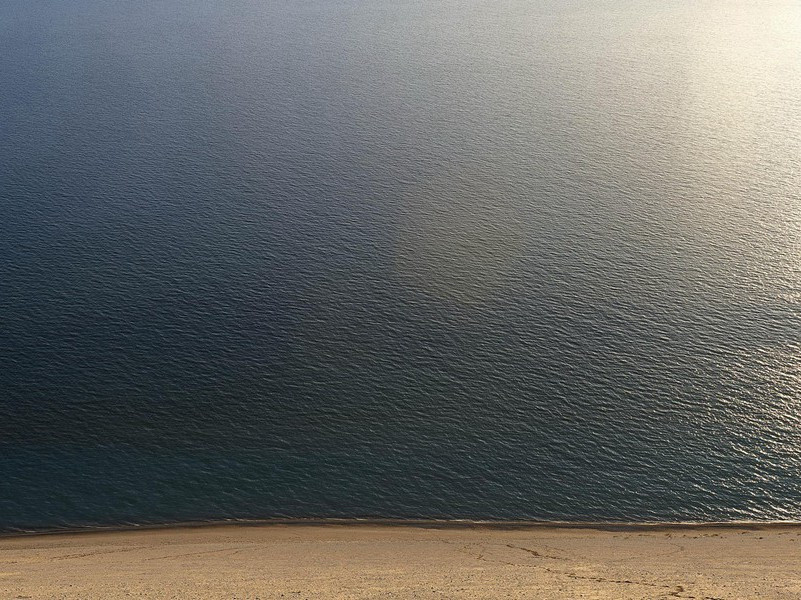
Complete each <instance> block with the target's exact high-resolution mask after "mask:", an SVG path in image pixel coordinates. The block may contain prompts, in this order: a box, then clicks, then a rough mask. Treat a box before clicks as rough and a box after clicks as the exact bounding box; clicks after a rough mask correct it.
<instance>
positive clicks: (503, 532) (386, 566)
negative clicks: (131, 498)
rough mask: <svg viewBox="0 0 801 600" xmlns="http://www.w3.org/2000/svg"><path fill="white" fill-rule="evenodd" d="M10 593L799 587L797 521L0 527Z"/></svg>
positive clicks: (654, 594)
mask: <svg viewBox="0 0 801 600" xmlns="http://www.w3.org/2000/svg"><path fill="white" fill-rule="evenodd" d="M0 598H3V599H5V598H11V599H22V598H27V599H47V600H53V599H59V598H99V599H109V600H113V599H118V598H165V599H166V598H170V599H218V598H219V599H223V598H225V599H253V600H255V599H262V600H264V599H272V598H286V599H299V600H300V599H311V598H348V599H352V598H365V599H366V598H396V599H397V598H416V599H430V598H437V599H442V598H470V599H473V598H487V599H490V598H491V599H493V600H494V599H501V598H536V599H538V600H539V599H549V598H560V599H562V598H564V599H575V598H595V599H610V600H611V599H615V600H619V599H634V598H637V599H642V598H697V599H702V598H703V599H708V600H709V599H713V598H719V599H723V598H725V599H732V600H734V599H737V600H742V599H744V598H787V599H790V598H792V599H797V598H801V527H800V526H780V525H775V526H762V527H757V526H749V527H745V526H737V527H731V526H722V527H699V526H681V527H677V526H671V527H620V528H579V527H567V528H565V527H551V526H528V527H488V526H478V525H472V526H457V527H455V526H440V525H425V526H421V525H417V526H409V525H405V526H397V525H389V524H337V525H331V524H319V523H317V524H302V525H299V524H289V525H287V524H269V525H264V524H258V525H257V524H250V525H218V526H202V527H171V528H160V529H142V530H133V531H109V532H90V533H86V532H82V533H60V534H50V535H33V536H15V537H4V538H0Z"/></svg>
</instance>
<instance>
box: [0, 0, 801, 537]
mask: <svg viewBox="0 0 801 600" xmlns="http://www.w3.org/2000/svg"><path fill="white" fill-rule="evenodd" d="M270 518H282V519H287V518H288V519H292V518H307V519H319V518H382V519H464V520H534V521H579V522H584V521H593V522H598V521H600V522H612V523H621V522H666V521H693V522H708V521H793V520H801V3H799V2H798V1H797V0H760V1H759V2H754V1H751V0H670V1H666V0H226V1H225V2H221V1H214V0H137V1H136V2H131V1H124V0H37V1H35V2H32V1H30V0H3V1H2V2H0V529H2V530H5V531H13V530H36V529H54V528H55V529H57V528H75V527H98V526H121V525H143V524H158V523H176V522H186V521H220V520H239V519H241V520H247V519H270Z"/></svg>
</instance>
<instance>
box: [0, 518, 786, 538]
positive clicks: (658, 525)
mask: <svg viewBox="0 0 801 600" xmlns="http://www.w3.org/2000/svg"><path fill="white" fill-rule="evenodd" d="M237 526H238V527H270V526H318V527H320V526H329V527H343V526H347V527H353V526H357V527H358V526H374V527H419V528H434V529H470V528H474V529H495V530H502V529H548V528H551V529H596V530H605V531H637V530H640V531H642V530H645V531H658V530H663V529H775V528H785V527H799V526H801V521H755V520H750V521H748V520H745V521H535V520H528V521H527V520H517V521H513V520H509V521H506V520H471V519H382V518H358V517H352V518H275V519H228V520H220V521H185V522H176V523H154V524H150V523H148V524H121V525H109V526H82V527H60V528H42V529H7V530H3V529H0V538H11V537H25V536H35V535H60V534H76V533H117V532H130V531H153V530H162V529H190V528H200V527H203V528H205V527H237Z"/></svg>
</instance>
